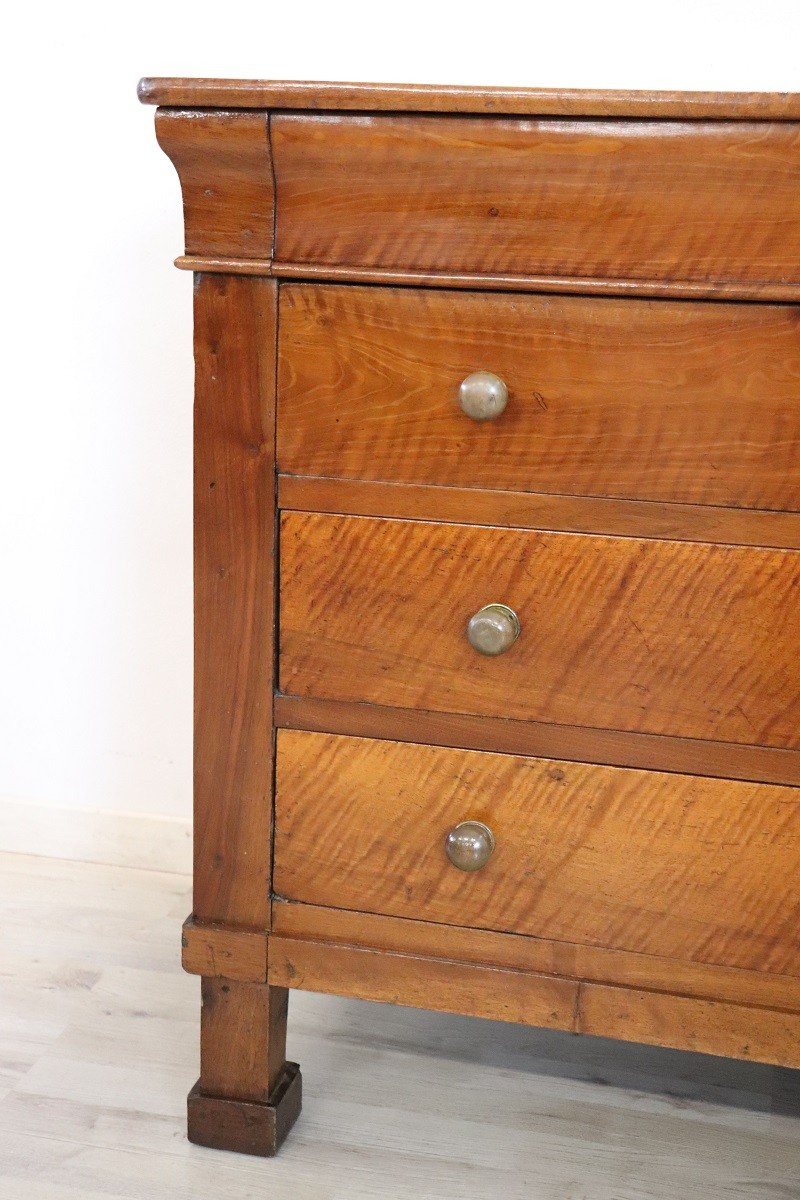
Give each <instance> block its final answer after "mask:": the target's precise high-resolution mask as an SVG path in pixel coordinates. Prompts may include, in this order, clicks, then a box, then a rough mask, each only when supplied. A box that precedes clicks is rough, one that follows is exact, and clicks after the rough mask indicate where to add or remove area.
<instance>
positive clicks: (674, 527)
mask: <svg viewBox="0 0 800 1200" xmlns="http://www.w3.org/2000/svg"><path fill="white" fill-rule="evenodd" d="M278 504H279V506H280V507H281V508H282V509H296V510H298V511H300V512H324V513H348V514H350V515H352V516H362V517H401V518H408V517H410V518H416V519H417V520H420V521H444V522H446V523H447V522H453V521H455V522H457V523H458V522H460V523H462V524H469V525H495V526H504V527H507V528H508V527H512V528H518V529H552V530H564V531H567V532H570V531H571V532H573V533H607V534H612V535H618V536H622V537H646V538H663V539H666V540H668V541H687V542H716V543H718V544H720V545H725V544H727V545H735V546H774V547H780V548H785V549H796V548H797V547H800V513H796V512H774V511H772V512H770V511H763V510H759V509H745V508H720V507H719V506H713V505H699V504H662V503H658V502H657V503H653V502H652V501H640V500H610V499H607V498H605V497H597V496H555V495H546V494H544V493H542V492H507V491H500V490H497V489H493V490H491V491H490V490H487V489H485V488H474V487H469V488H460V487H438V486H433V485H431V484H418V483H381V482H372V481H369V480H363V479H327V478H320V477H317V476H306V475H280V476H279V477H278Z"/></svg>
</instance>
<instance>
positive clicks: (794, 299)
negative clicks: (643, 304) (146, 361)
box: [175, 254, 800, 304]
mask: <svg viewBox="0 0 800 1200" xmlns="http://www.w3.org/2000/svg"><path fill="white" fill-rule="evenodd" d="M175 266H176V267H178V268H179V270H181V271H211V272H216V273H217V274H223V275H263V276H269V277H274V278H275V279H284V280H291V281H301V280H302V281H306V282H317V283H341V282H345V283H369V284H380V285H382V286H385V285H391V286H400V287H426V288H447V289H449V290H450V291H452V290H454V289H456V290H462V291H490V292H540V293H542V294H543V295H546V294H548V293H553V294H554V295H570V294H577V295H581V296H630V297H632V298H634V299H636V298H645V299H646V298H650V299H665V300H671V299H678V300H681V299H682V300H742V301H754V300H758V301H773V302H775V303H780V304H783V303H791V304H796V303H798V302H800V281H798V282H797V283H742V282H730V281H721V280H706V281H704V282H701V283H698V282H697V280H687V279H664V280H661V281H660V282H653V280H650V279H605V278H602V277H598V278H595V279H590V278H588V277H587V276H562V275H509V274H507V273H506V274H501V275H498V274H486V273H484V274H475V273H472V272H466V271H462V272H461V273H460V274H454V273H453V272H447V271H415V270H408V269H391V268H384V267H354V266H345V267H339V266H336V265H335V264H334V263H328V264H322V265H321V264H319V263H291V262H280V263H276V262H274V261H273V260H272V259H271V258H230V257H221V256H213V255H212V256H209V255H203V254H179V255H178V257H177V258H176V259H175Z"/></svg>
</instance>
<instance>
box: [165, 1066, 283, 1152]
mask: <svg viewBox="0 0 800 1200" xmlns="http://www.w3.org/2000/svg"><path fill="white" fill-rule="evenodd" d="M302 1100H303V1079H302V1076H301V1074H300V1068H299V1066H298V1065H297V1063H291V1062H287V1064H286V1066H285V1068H284V1071H283V1074H282V1075H281V1077H280V1079H279V1080H278V1082H277V1084H276V1085H275V1090H274V1091H273V1093H272V1095H271V1096H270V1099H269V1102H268V1103H266V1104H262V1103H258V1102H257V1101H254V1100H232V1099H229V1098H228V1099H226V1098H224V1097H220V1096H205V1095H204V1094H203V1092H202V1091H201V1090H200V1081H199V1080H198V1082H197V1083H196V1084H195V1085H194V1087H193V1088H192V1090H191V1091H190V1092H189V1095H188V1098H187V1102H186V1107H187V1116H188V1132H189V1141H190V1142H194V1143H195V1145H197V1146H209V1147H211V1148H212V1149H213V1150H234V1151H236V1152H237V1153H238V1154H256V1155H260V1156H261V1157H262V1158H271V1157H272V1155H273V1154H275V1153H277V1151H278V1149H279V1148H280V1146H281V1144H282V1143H283V1141H284V1139H285V1138H286V1135H287V1134H288V1132H289V1130H290V1129H291V1128H292V1126H293V1125H294V1123H295V1121H296V1120H297V1118H298V1116H299V1115H300V1109H301V1107H302Z"/></svg>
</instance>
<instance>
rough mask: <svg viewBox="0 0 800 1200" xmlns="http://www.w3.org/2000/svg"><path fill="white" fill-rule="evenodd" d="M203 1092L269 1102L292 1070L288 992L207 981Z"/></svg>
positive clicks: (257, 985) (202, 1032) (204, 987)
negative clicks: (288, 1055) (288, 1063)
mask: <svg viewBox="0 0 800 1200" xmlns="http://www.w3.org/2000/svg"><path fill="white" fill-rule="evenodd" d="M201 989H202V996H203V1007H202V1010H201V1019H200V1089H201V1091H202V1092H203V1094H204V1095H207V1096H219V1097H222V1098H229V1099H231V1100H254V1101H259V1102H266V1101H268V1100H269V1098H270V1095H271V1093H272V1092H273V1090H274V1088H275V1085H276V1084H277V1082H278V1080H279V1078H280V1076H281V1075H282V1074H283V1072H284V1070H285V1067H286V1015H287V1009H288V1001H289V993H288V992H287V991H286V989H285V988H281V987H270V986H268V985H267V984H262V983H242V982H239V981H236V980H232V979H210V978H203V979H202V981H201Z"/></svg>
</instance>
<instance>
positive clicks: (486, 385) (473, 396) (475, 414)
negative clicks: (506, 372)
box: [458, 371, 508, 421]
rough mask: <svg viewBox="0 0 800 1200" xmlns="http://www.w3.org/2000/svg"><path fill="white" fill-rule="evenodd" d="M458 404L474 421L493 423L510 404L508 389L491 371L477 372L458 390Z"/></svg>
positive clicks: (469, 376) (468, 377)
mask: <svg viewBox="0 0 800 1200" xmlns="http://www.w3.org/2000/svg"><path fill="white" fill-rule="evenodd" d="M458 403H459V404H460V405H461V408H462V409H463V411H464V412H465V413H466V414H467V416H468V417H471V418H472V420H473V421H493V420H494V419H495V417H499V416H500V413H501V412H502V411H503V409H504V408H505V406H506V405H507V404H508V388H507V387H506V385H505V384H504V383H503V381H502V379H500V378H499V377H498V376H497V375H493V374H492V373H491V371H475V373H474V374H473V375H468V376H467V378H466V379H465V380H464V382H463V383H462V384H461V387H460V388H459V389H458Z"/></svg>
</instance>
